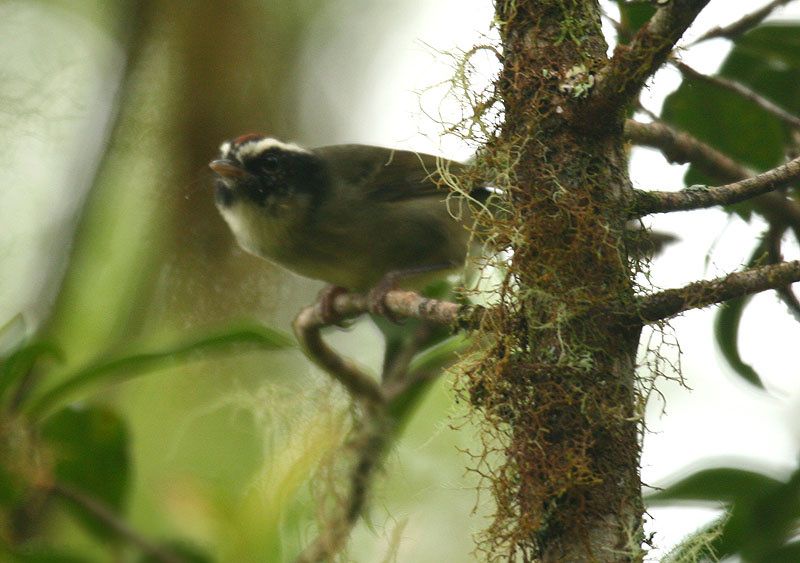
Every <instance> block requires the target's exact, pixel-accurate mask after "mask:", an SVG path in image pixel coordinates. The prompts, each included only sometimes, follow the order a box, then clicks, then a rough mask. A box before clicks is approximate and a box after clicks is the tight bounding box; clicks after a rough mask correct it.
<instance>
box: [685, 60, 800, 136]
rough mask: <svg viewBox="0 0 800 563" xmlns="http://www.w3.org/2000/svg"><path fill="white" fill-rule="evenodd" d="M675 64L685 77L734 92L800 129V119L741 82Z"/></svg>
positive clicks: (790, 125)
mask: <svg viewBox="0 0 800 563" xmlns="http://www.w3.org/2000/svg"><path fill="white" fill-rule="evenodd" d="M673 64H674V65H675V67H676V68H677V69H678V70H679V71H681V74H683V76H685V77H687V78H692V79H694V80H698V81H701V82H705V83H706V84H711V85H713V86H716V87H718V88H722V89H724V90H728V91H729V92H733V93H734V94H737V95H739V96H741V97H743V98H744V99H746V100H750V101H751V102H753V103H754V104H756V105H757V106H758V107H760V108H761V109H763V110H764V111H766V112H767V113H769V114H770V115H772V116H773V117H776V118H778V119H780V120H781V121H783V122H784V123H785V124H786V125H788V126H789V127H793V128H795V129H800V117H797V116H796V115H792V114H791V113H789V112H788V111H786V110H785V109H783V108H782V107H780V106H779V105H777V104H775V103H774V102H772V101H770V100H768V99H766V98H765V97H763V96H761V95H760V94H758V93H757V92H754V91H753V90H751V89H750V88H748V87H747V86H745V85H744V84H741V83H740V82H735V81H733V80H728V79H727V78H724V77H722V76H708V75H707V74H703V73H702V72H698V71H697V70H695V69H693V68H692V67H690V66H689V65H687V64H685V63H683V62H680V61H673Z"/></svg>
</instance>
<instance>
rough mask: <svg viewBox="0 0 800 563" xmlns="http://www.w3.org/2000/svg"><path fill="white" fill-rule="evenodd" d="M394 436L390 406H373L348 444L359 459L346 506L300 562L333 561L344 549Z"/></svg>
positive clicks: (321, 532) (331, 517) (302, 554)
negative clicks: (389, 413)
mask: <svg viewBox="0 0 800 563" xmlns="http://www.w3.org/2000/svg"><path fill="white" fill-rule="evenodd" d="M391 436H392V429H391V424H390V420H389V417H388V410H387V408H386V405H384V404H381V405H372V406H371V407H370V408H367V409H366V411H365V414H364V418H363V420H361V421H360V424H359V428H358V429H357V430H356V431H355V435H354V436H353V438H352V439H351V440H350V442H349V444H348V446H349V448H348V449H352V450H355V452H356V459H355V461H354V464H353V469H352V471H351V473H350V480H349V483H348V485H349V490H348V492H347V494H346V495H345V496H344V503H343V504H341V505H340V506H338V507H336V509H335V514H334V515H332V516H330V517H329V518H328V521H327V522H325V523H324V528H323V529H322V530H321V531H320V533H319V535H318V536H317V537H316V538H315V539H314V541H312V542H311V543H310V544H309V545H308V546H307V547H306V548H305V549H304V550H303V551H302V553H301V554H300V555H299V556H298V557H297V559H296V560H295V562H296V563H317V562H320V561H330V560H332V559H333V557H334V556H335V555H336V554H337V553H339V552H340V551H342V549H344V547H345V545H346V544H347V539H348V538H349V537H350V533H351V532H352V530H353V527H354V526H355V524H356V522H358V519H359V518H360V517H361V513H362V511H363V509H364V506H365V504H366V502H367V497H368V495H369V490H370V487H371V485H372V480H373V477H374V475H375V471H376V470H377V469H378V468H379V467H380V464H381V460H382V459H383V456H384V453H385V452H386V450H387V448H388V446H389V443H390V438H391Z"/></svg>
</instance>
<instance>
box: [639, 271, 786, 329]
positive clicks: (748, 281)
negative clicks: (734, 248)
mask: <svg viewBox="0 0 800 563" xmlns="http://www.w3.org/2000/svg"><path fill="white" fill-rule="evenodd" d="M797 281H800V261H798V260H795V261H792V262H783V263H780V264H774V265H770V266H761V267H759V268H752V269H749V270H744V271H742V272H735V273H733V274H729V275H727V276H725V277H722V278H717V279H714V280H710V281H699V282H694V283H691V284H689V285H687V286H684V287H682V288H678V289H668V290H666V291H661V292H659V293H656V294H654V295H650V296H648V297H642V298H639V299H638V302H639V304H638V308H637V312H638V317H637V320H638V321H644V322H646V323H653V322H657V321H660V320H664V319H668V318H670V317H674V316H675V315H678V314H680V313H682V312H684V311H688V310H690V309H702V308H703V307H708V306H709V305H714V304H716V303H722V302H723V301H728V300H730V299H735V298H737V297H743V296H745V295H752V294H754V293H760V292H762V291H766V290H768V289H778V288H781V287H785V286H787V285H789V284H792V283H795V282H797Z"/></svg>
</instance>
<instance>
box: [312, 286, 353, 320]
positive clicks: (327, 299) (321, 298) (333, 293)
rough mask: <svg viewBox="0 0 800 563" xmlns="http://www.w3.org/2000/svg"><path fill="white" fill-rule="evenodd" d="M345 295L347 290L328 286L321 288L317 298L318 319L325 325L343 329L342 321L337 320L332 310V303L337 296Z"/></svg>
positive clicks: (334, 311)
mask: <svg viewBox="0 0 800 563" xmlns="http://www.w3.org/2000/svg"><path fill="white" fill-rule="evenodd" d="M345 293H347V289H345V288H343V287H341V286H338V285H328V286H325V287H324V288H322V290H321V291H320V292H319V295H318V296H317V301H318V303H319V310H320V317H322V321H323V322H324V323H325V324H326V325H336V326H338V327H343V328H344V327H345V324H344V322H345V321H344V320H343V319H341V318H339V315H338V314H337V313H336V310H335V309H334V308H333V302H334V301H335V300H336V298H337V297H338V296H339V295H343V294H345Z"/></svg>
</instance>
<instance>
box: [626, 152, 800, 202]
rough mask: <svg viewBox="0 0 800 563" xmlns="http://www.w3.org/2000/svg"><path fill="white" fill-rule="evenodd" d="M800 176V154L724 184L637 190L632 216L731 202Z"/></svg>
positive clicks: (775, 187)
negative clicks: (675, 189) (680, 188)
mask: <svg viewBox="0 0 800 563" xmlns="http://www.w3.org/2000/svg"><path fill="white" fill-rule="evenodd" d="M798 179H800V157H798V158H795V159H794V160H790V161H789V162H787V163H786V164H782V165H781V166H778V167H777V168H773V169H772V170H767V171H766V172H763V173H761V174H759V175H757V176H753V177H752V178H747V179H745V180H740V181H738V182H733V183H731V184H726V185H724V186H717V187H708V186H690V187H688V188H685V189H683V190H680V191H677V192H658V191H653V192H645V191H641V190H635V203H634V205H633V208H632V213H633V216H635V217H641V216H643V215H649V214H651V213H670V212H674V211H689V210H693V209H703V208H706V207H713V206H715V205H731V204H733V203H739V202H741V201H745V200H748V199H751V198H753V197H756V196H759V195H761V194H765V193H767V192H770V191H772V190H775V189H777V188H781V187H783V186H786V185H788V184H791V183H792V182H794V181H796V180H798Z"/></svg>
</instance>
